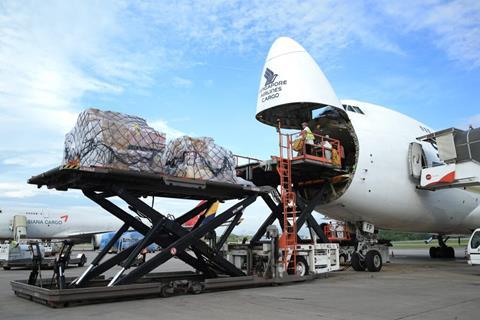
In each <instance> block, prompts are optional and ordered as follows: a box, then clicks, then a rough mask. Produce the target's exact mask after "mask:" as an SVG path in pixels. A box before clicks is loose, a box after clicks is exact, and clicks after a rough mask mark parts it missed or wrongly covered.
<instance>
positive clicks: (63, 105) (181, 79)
mask: <svg viewBox="0 0 480 320" xmlns="http://www.w3.org/2000/svg"><path fill="white" fill-rule="evenodd" d="M279 36H289V37H292V38H293V39H295V40H296V41H298V42H299V43H300V44H302V45H303V46H304V47H305V48H306V49H307V50H308V51H309V52H310V53H311V54H312V56H313V57H314V58H315V59H316V61H317V62H318V63H319V65H320V67H321V68H322V69H323V71H324V72H325V74H326V76H327V78H328V79H329V80H330V81H331V83H332V86H333V88H334V90H335V91H336V93H337V95H338V96H339V98H353V99H359V100H364V101H368V102H372V103H377V104H380V105H385V106H388V107H390V108H392V109H395V110H397V111H400V112H402V113H405V114H407V115H409V116H412V117H414V118H417V119H418V120H420V121H423V122H424V123H426V124H427V125H429V126H431V127H433V128H437V129H442V128H446V127H450V126H457V127H460V128H465V127H466V126H467V125H468V124H473V125H475V126H478V125H480V108H479V104H478V101H480V90H479V87H480V86H479V85H480V74H479V71H480V2H479V1H476V0H470V1H468V0H463V1H438V0H427V1H422V2H420V1H354V2H353V1H351V2H348V3H347V2H346V1H277V2H275V3H274V5H273V4H272V3H269V4H267V3H265V2H264V1H221V0H216V1H211V2H208V1H202V2H190V1H176V2H174V1H171V2H167V1H142V2H133V1H132V2H129V1H41V2H39V1H22V2H19V1H2V2H0V137H1V138H0V208H7V209H10V210H11V209H18V210H20V209H23V208H53V209H59V210H65V209H69V210H79V211H85V212H87V211H92V212H94V211H95V210H97V209H96V207H94V206H93V205H92V204H91V203H90V202H88V201H87V200H86V199H84V198H83V196H81V195H80V194H79V193H78V192H67V193H64V192H56V191H46V190H36V189H35V188H34V187H32V186H29V185H27V184H26V180H27V178H28V177H30V176H31V175H34V174H37V173H40V172H43V171H45V170H47V169H49V168H52V167H54V166H56V165H58V164H59V163H60V161H61V155H62V148H63V136H64V134H65V133H66V132H67V131H68V130H69V129H70V128H71V127H72V126H73V124H74V121H75V119H76V115H77V114H78V112H80V111H81V110H83V109H84V108H86V107H90V106H95V107H99V108H102V109H110V110H115V111H120V112H126V113H131V114H136V115H140V116H142V117H144V118H146V119H147V120H148V122H149V123H150V124H151V125H152V126H154V127H156V128H157V129H159V130H162V131H165V132H166V133H167V136H168V137H175V136H178V135H181V134H190V135H195V136H211V137H213V138H215V140H216V142H217V143H219V144H221V145H223V146H224V147H227V148H229V149H231V150H232V151H233V152H234V153H239V154H244V155H249V156H254V157H260V158H265V157H269V155H270V154H272V153H275V152H276V148H275V145H276V144H275V143H276V136H275V131H274V130H273V129H272V128H269V127H267V126H265V125H263V124H260V123H258V122H257V121H256V120H255V105H256V94H257V90H258V85H259V80H260V76H261V74H260V73H261V71H262V66H263V63H264V59H265V57H266V54H267V52H268V49H269V47H270V45H271V44H272V42H273V41H274V40H275V39H276V38H277V37H279ZM159 206H161V207H160V209H162V210H165V211H167V212H172V213H178V212H181V211H183V210H184V209H185V208H186V207H188V206H191V204H185V203H179V202H175V201H170V200H168V201H165V202H164V204H159ZM258 210H259V211H261V209H260V207H258ZM248 221H250V220H248ZM248 221H247V222H246V224H245V226H244V227H243V228H244V230H246V231H248V230H251V228H252V226H253V225H254V222H252V223H249V222H248ZM251 221H255V219H251ZM249 228H250V229H249Z"/></svg>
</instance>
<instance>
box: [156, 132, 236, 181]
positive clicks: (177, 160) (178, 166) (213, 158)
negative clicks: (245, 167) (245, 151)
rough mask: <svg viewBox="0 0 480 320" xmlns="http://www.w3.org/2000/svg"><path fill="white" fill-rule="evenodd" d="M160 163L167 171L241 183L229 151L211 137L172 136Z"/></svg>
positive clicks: (204, 178) (197, 177) (174, 173)
mask: <svg viewBox="0 0 480 320" xmlns="http://www.w3.org/2000/svg"><path fill="white" fill-rule="evenodd" d="M162 163H163V169H164V172H165V173H166V174H167V175H172V176H176V177H184V178H191V179H203V180H214V181H221V182H230V183H241V181H240V180H239V178H238V177H237V175H236V171H235V159H234V157H233V154H232V152H231V151H228V150H227V149H225V148H223V147H221V146H219V145H217V144H215V143H214V140H213V139H212V138H208V137H202V138H192V137H187V136H183V137H180V138H177V139H174V140H172V141H170V142H169V143H168V145H167V147H166V149H165V153H164V155H163V161H162Z"/></svg>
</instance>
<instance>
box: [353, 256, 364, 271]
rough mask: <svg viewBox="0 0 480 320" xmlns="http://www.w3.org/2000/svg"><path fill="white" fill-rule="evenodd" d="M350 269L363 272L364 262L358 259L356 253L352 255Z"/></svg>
mask: <svg viewBox="0 0 480 320" xmlns="http://www.w3.org/2000/svg"><path fill="white" fill-rule="evenodd" d="M352 268H353V270H355V271H365V262H363V261H362V260H361V259H360V255H359V254H358V253H357V252H354V253H352Z"/></svg>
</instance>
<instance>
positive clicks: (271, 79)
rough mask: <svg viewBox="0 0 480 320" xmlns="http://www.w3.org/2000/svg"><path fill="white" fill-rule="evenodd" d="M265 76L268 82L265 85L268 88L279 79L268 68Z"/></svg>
mask: <svg viewBox="0 0 480 320" xmlns="http://www.w3.org/2000/svg"><path fill="white" fill-rule="evenodd" d="M263 76H264V77H265V79H266V80H267V81H266V82H265V85H266V86H268V85H269V84H271V83H274V82H275V79H277V77H278V74H276V73H274V72H273V71H272V70H270V69H268V68H267V69H266V70H265V73H264V74H263Z"/></svg>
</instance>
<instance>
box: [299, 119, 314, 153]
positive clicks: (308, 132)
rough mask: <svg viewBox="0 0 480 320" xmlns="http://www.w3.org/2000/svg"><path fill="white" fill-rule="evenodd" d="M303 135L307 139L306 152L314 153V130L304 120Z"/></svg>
mask: <svg viewBox="0 0 480 320" xmlns="http://www.w3.org/2000/svg"><path fill="white" fill-rule="evenodd" d="M302 128H303V129H302V133H301V135H302V137H303V139H304V141H305V152H306V153H309V154H311V153H312V150H311V148H312V145H314V144H315V142H314V140H315V136H314V135H313V132H312V130H310V128H309V127H308V123H306V122H303V123H302Z"/></svg>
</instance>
